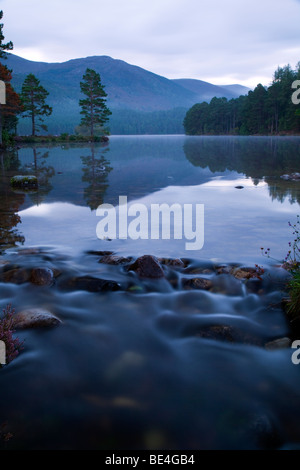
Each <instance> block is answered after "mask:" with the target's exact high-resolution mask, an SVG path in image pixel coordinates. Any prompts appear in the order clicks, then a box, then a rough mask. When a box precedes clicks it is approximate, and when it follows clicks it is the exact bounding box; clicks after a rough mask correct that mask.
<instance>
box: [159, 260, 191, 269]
mask: <svg viewBox="0 0 300 470" xmlns="http://www.w3.org/2000/svg"><path fill="white" fill-rule="evenodd" d="M158 262H159V263H161V264H164V265H165V266H174V267H179V268H184V267H185V263H184V262H183V261H182V260H181V259H179V258H175V259H172V258H158Z"/></svg>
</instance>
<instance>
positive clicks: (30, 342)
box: [0, 136, 300, 449]
mask: <svg viewBox="0 0 300 470" xmlns="http://www.w3.org/2000/svg"><path fill="white" fill-rule="evenodd" d="M299 163H300V138H297V137H280V138H275V137H272V138H271V137H257V138H256V137H251V138H249V137H184V136H159V137H158V136H140V137H133V136H128V137H124V136H122V137H121V136H120V137H118V136H112V137H111V138H110V142H109V144H108V145H106V146H102V145H90V146H87V145H84V146H79V145H72V144H64V145H62V146H53V147H51V146H49V147H46V146H45V147H24V148H21V149H19V150H18V151H15V152H11V153H7V154H2V155H1V160H0V175H1V176H0V197H1V199H0V226H1V235H0V246H1V249H2V251H3V254H2V257H0V261H2V262H3V266H0V271H1V269H2V270H4V269H5V266H7V265H5V264H4V263H5V262H7V263H9V264H8V265H9V266H13V267H14V268H18V269H23V268H24V269H28V268H30V267H49V268H52V269H53V270H56V271H57V272H59V273H62V276H64V274H65V273H68V275H70V276H71V275H72V276H87V275H89V276H94V277H99V278H101V279H109V280H114V281H116V282H118V283H119V284H120V285H121V286H123V287H124V286H125V287H124V288H123V289H121V290H120V291H118V292H107V293H93V292H86V291H84V290H71V291H64V290H63V289H61V288H60V285H59V282H57V283H55V284H54V285H53V286H51V287H46V286H36V285H33V284H31V283H29V282H24V283H21V284H15V283H13V282H0V296H1V305H2V308H3V307H5V305H7V304H9V303H11V304H12V305H13V307H14V308H15V309H16V311H19V310H23V309H25V308H34V307H42V308H46V309H48V310H50V311H51V312H53V313H54V314H55V315H57V316H58V317H59V318H60V319H61V320H62V325H60V326H58V327H55V328H51V329H28V330H22V331H18V333H17V334H18V336H19V338H20V339H22V340H24V349H23V350H22V352H21V353H20V355H19V356H18V357H17V359H15V360H14V361H13V362H11V363H10V364H8V365H6V366H4V367H3V368H2V369H1V371H0V387H1V405H0V426H1V424H2V425H3V429H5V430H7V432H10V433H12V437H11V439H10V440H9V441H8V442H5V439H2V443H1V444H0V447H1V445H2V447H3V448H8V449H78V448H82V449H232V448H233V449H248V448H250V449H256V448H292V447H293V448H294V447H298V446H299V445H300V428H299V420H300V411H299V407H298V403H299V399H300V386H299V385H300V375H299V370H300V369H299V368H298V367H297V366H296V365H294V364H293V363H292V361H291V355H292V349H291V348H286V349H282V350H276V351H270V350H267V349H266V348H265V347H264V344H265V343H267V342H268V341H271V340H273V339H276V338H281V337H284V336H287V335H289V332H290V330H289V325H288V323H287V320H286V318H285V316H284V313H283V310H282V308H281V300H282V298H283V297H284V295H285V293H284V286H285V282H286V280H287V274H286V272H285V271H284V270H283V269H281V268H278V267H276V266H275V265H276V264H279V263H278V262H277V261H274V260H271V259H268V258H266V257H262V256H261V250H260V248H261V247H265V248H267V247H268V248H270V250H271V251H270V253H271V254H272V256H274V258H275V259H278V260H282V259H283V258H284V256H285V255H286V252H287V250H288V243H289V242H290V241H292V239H293V235H292V232H291V229H290V227H289V226H288V222H289V221H290V222H292V223H293V222H294V221H295V220H296V218H297V214H298V213H299V202H300V182H297V181H288V180H284V179H282V178H281V176H282V175H283V174H287V173H292V172H296V171H299V166H300V165H299ZM16 174H34V175H36V176H37V177H38V179H39V182H40V184H39V188H38V191H32V192H24V191H20V190H19V191H18V190H12V188H11V186H10V178H11V177H12V176H14V175H16ZM237 187H239V189H238V188H237ZM122 195H123V196H127V198H128V203H129V204H132V203H143V204H144V205H145V206H146V207H147V208H150V206H151V204H154V203H157V204H162V203H167V204H169V205H172V204H174V203H180V204H197V203H198V204H204V224H205V226H204V246H203V248H202V249H201V250H198V251H187V250H186V247H185V240H184V239H181V240H174V238H171V240H163V239H159V240H150V239H144V240H130V239H127V240H118V239H116V240H99V239H98V238H97V236H96V226H97V223H98V222H99V217H97V215H96V209H97V207H98V206H99V205H100V204H103V203H106V204H112V205H114V206H116V207H117V206H118V202H119V196H122ZM97 251H110V252H114V253H116V254H118V255H122V256H131V257H133V258H136V257H138V256H140V255H144V254H151V255H155V256H157V257H159V258H174V259H175V258H182V259H184V260H185V263H186V264H185V267H184V268H176V267H170V266H165V267H164V269H165V272H166V278H164V279H160V280H155V281H154V280H153V281H151V282H150V281H141V280H140V279H138V277H137V276H136V275H134V274H133V273H127V272H126V271H125V270H124V267H123V266H121V265H117V266H112V265H108V264H103V263H99V256H97V254H95V252H97ZM93 253H94V254H93ZM223 264H227V265H230V266H232V265H241V266H247V267H249V266H254V265H255V264H259V265H260V266H263V267H264V269H265V270H266V274H265V276H264V280H263V281H262V284H261V290H260V291H257V290H256V289H255V288H253V285H252V284H251V283H249V284H248V283H245V282H243V281H241V280H238V279H235V278H233V277H232V276H230V277H229V276H228V275H226V274H221V275H220V274H217V273H216V267H218V266H221V265H223ZM193 273H205V274H200V277H204V278H209V279H211V280H212V281H213V283H214V286H215V287H214V289H213V290H212V291H205V290H197V289H195V290H185V289H184V288H183V284H182V279H183V278H184V277H185V278H186V277H188V278H192V277H195V276H196V274H193ZM197 276H198V277H199V274H197ZM57 279H58V281H59V279H60V276H59V277H58V278H57ZM129 281H130V282H132V283H134V284H135V286H138V288H139V289H138V290H137V292H136V291H134V290H132V291H131V290H129V289H127V288H126V287H127V286H128V282H129ZM170 281H171V282H170ZM220 325H221V326H222V327H228V328H230V329H231V330H229V331H238V332H239V333H240V334H241V335H242V336H243V337H249V336H250V337H255V338H257V339H258V344H253V342H251V341H250V342H247V341H232V340H231V338H229V339H228V338H225V339H224V338H220V337H219V338H218V337H212V336H209V335H208V336H205V335H203V334H202V332H203V331H204V330H205V328H211V327H216V326H220ZM225 331H227V330H225ZM4 423H6V426H4ZM5 432H6V431H5ZM3 433H4V431H3V432H2V434H3ZM0 442H1V431H0Z"/></svg>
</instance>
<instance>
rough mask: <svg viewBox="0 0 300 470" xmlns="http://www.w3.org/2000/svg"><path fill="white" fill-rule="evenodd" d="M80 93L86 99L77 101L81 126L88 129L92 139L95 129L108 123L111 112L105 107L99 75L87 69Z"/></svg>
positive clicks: (104, 95)
mask: <svg viewBox="0 0 300 470" xmlns="http://www.w3.org/2000/svg"><path fill="white" fill-rule="evenodd" d="M80 89H81V92H82V93H83V94H84V95H85V96H86V98H84V99H81V100H80V101H79V105H80V106H81V111H80V114H82V118H81V123H80V125H81V126H86V127H87V128H88V129H89V133H90V136H91V139H92V140H93V139H94V136H95V131H96V129H97V127H98V128H99V126H100V128H103V125H104V124H105V123H106V122H107V121H108V119H109V116H110V114H111V111H110V110H109V109H108V107H107V106H106V97H107V94H106V92H105V91H104V86H103V85H102V83H101V78H100V74H99V73H97V72H95V70H92V69H89V68H87V69H86V71H85V74H84V75H83V77H82V82H80Z"/></svg>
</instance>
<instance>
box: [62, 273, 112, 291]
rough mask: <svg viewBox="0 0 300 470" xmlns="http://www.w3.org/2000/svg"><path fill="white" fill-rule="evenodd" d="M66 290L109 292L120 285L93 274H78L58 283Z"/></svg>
mask: <svg viewBox="0 0 300 470" xmlns="http://www.w3.org/2000/svg"><path fill="white" fill-rule="evenodd" d="M60 287H61V288H63V289H67V290H85V291H88V292H95V293H96V292H109V291H117V290H120V289H121V287H120V285H119V284H118V283H117V282H115V281H108V280H105V279H100V278H97V277H93V276H79V277H73V278H71V279H68V280H67V281H65V282H63V283H62V284H61V285H60Z"/></svg>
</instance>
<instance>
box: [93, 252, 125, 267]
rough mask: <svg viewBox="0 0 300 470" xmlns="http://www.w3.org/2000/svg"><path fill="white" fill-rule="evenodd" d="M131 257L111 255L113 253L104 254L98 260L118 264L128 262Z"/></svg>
mask: <svg viewBox="0 0 300 470" xmlns="http://www.w3.org/2000/svg"><path fill="white" fill-rule="evenodd" d="M131 260H132V258H124V257H123V256H118V255H113V254H111V253H110V254H106V255H104V256H103V258H101V259H100V260H99V263H103V264H113V265H119V264H128V263H130V261H131Z"/></svg>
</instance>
